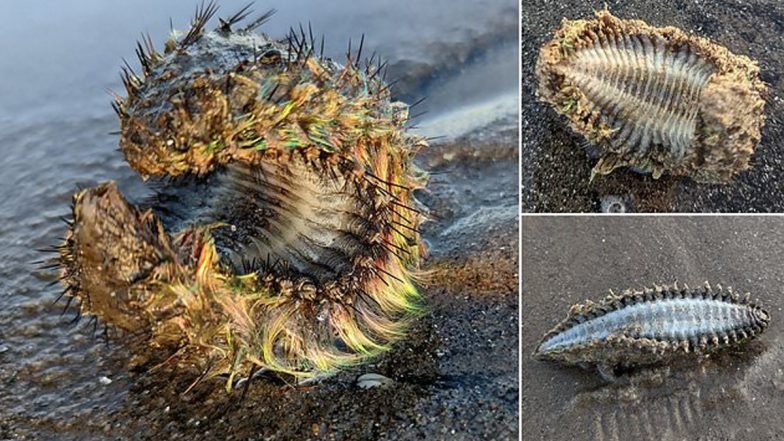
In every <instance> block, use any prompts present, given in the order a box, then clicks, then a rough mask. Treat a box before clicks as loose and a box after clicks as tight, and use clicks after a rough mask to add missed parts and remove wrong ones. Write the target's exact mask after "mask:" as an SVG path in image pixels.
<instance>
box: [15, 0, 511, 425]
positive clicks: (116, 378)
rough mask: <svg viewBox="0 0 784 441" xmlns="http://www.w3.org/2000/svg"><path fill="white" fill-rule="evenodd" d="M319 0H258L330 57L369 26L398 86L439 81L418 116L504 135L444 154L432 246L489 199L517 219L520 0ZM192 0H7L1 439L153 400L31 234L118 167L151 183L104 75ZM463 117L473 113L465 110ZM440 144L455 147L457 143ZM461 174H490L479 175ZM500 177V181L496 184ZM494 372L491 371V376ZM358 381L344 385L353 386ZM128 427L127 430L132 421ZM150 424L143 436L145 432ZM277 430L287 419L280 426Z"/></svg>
mask: <svg viewBox="0 0 784 441" xmlns="http://www.w3.org/2000/svg"><path fill="white" fill-rule="evenodd" d="M315 3H316V2H308V1H305V0H296V1H287V2H282V1H281V2H264V4H260V3H257V5H256V7H255V9H256V12H257V13H261V12H263V11H265V10H266V9H267V8H275V9H277V10H278V12H277V14H276V15H275V16H274V17H273V19H272V20H271V21H270V22H269V23H268V24H266V25H265V26H263V28H262V30H263V31H265V32H267V33H268V34H270V35H272V36H283V35H284V34H285V32H286V31H287V30H288V27H289V26H292V25H298V23H300V22H303V23H305V25H306V26H307V23H308V21H310V22H311V24H312V27H313V29H314V32H316V33H321V32H323V33H325V34H326V41H327V50H326V52H327V53H328V54H330V55H332V56H334V57H336V58H340V57H341V56H342V54H343V53H344V51H345V48H346V42H347V41H348V39H349V38H351V39H352V40H353V46H352V47H354V48H356V44H357V43H358V41H359V39H360V36H361V34H362V33H365V34H366V36H365V43H364V48H365V49H364V50H365V53H366V54H368V55H369V54H370V53H371V52H372V51H373V50H376V51H377V52H378V53H379V54H381V55H382V56H383V57H384V58H386V59H388V60H390V72H389V75H390V77H392V78H395V77H400V78H401V81H400V82H399V83H398V84H397V86H396V91H397V92H398V96H399V97H400V98H401V99H405V100H407V101H409V102H411V101H413V100H415V99H416V98H419V97H420V96H423V95H425V96H428V97H429V99H428V100H427V101H425V103H424V104H423V106H421V108H422V109H424V110H427V111H429V113H428V114H427V115H425V116H423V117H420V118H419V125H420V126H421V128H420V130H422V132H423V133H426V134H427V135H428V136H437V135H441V134H445V135H447V138H448V140H449V142H452V143H454V145H458V144H459V145H462V146H464V145H466V143H469V144H471V143H474V144H477V142H476V140H477V139H478V138H477V137H481V139H482V143H483V145H484V144H488V143H489V144H493V145H495V146H496V147H498V146H502V147H503V149H504V151H506V152H507V153H506V154H505V155H502V156H503V157H502V158H501V159H498V160H496V159H489V160H488V161H491V162H493V163H497V164H498V166H497V167H501V168H502V169H503V172H502V173H496V174H495V175H489V176H484V175H482V174H481V173H479V172H478V171H477V170H474V169H472V167H475V166H476V167H478V166H480V165H479V164H486V162H483V160H482V159H481V158H480V159H477V162H476V164H477V165H474V164H473V163H466V162H463V163H460V164H457V165H454V164H453V165H450V164H449V161H444V160H440V163H439V164H440V165H438V167H440V168H441V169H443V171H442V174H440V175H435V176H434V178H433V180H432V182H433V186H434V188H438V189H439V190H437V191H435V192H434V194H432V195H430V196H429V200H430V202H431V203H433V204H438V203H439V201H441V203H443V204H444V205H445V206H451V207H452V208H453V209H452V211H450V212H449V213H446V214H442V215H440V217H439V220H438V221H437V222H435V223H433V224H431V226H429V227H428V229H427V231H428V234H427V236H428V240H429V241H430V242H431V243H432V244H433V245H434V247H433V248H434V250H436V253H435V255H438V252H437V250H439V249H450V248H454V245H455V244H456V243H457V241H459V240H460V239H459V238H457V239H456V238H455V236H444V237H443V238H439V235H438V231H439V230H442V229H446V228H448V227H449V226H450V225H451V224H453V223H456V222H458V221H459V220H460V219H462V218H464V217H467V216H471V215H473V214H474V213H476V212H478V211H480V210H483V209H487V208H495V209H497V210H500V211H503V212H504V213H506V214H505V215H504V216H500V217H499V216H495V217H490V218H487V219H486V222H487V223H488V225H490V224H493V225H501V224H499V222H501V221H499V219H501V220H502V223H503V225H504V226H503V229H505V230H508V231H513V230H514V229H515V228H516V227H515V225H516V221H515V220H514V218H515V215H514V213H516V197H515V194H516V185H517V184H516V183H517V174H516V170H517V168H516V153H515V152H516V145H517V138H516V135H514V136H509V134H510V133H511V132H512V131H514V132H516V109H517V99H518V98H517V89H518V85H517V61H516V55H515V54H516V53H517V48H516V45H517V5H516V4H515V3H514V2H509V1H508V0H503V1H502V0H484V1H477V2H474V1H460V2H453V1H446V0H438V1H432V2H426V3H425V4H420V2H417V1H413V0H406V1H391V0H384V1H379V2H348V1H336V2H330V3H329V7H326V6H324V5H322V4H318V5H317V6H315ZM243 5H244V2H240V1H225V2H221V10H220V12H219V14H218V15H219V16H227V15H230V14H232V13H233V12H235V11H236V10H238V9H239V8H241V7H242V6H243ZM194 9H195V2H177V3H176V4H175V3H173V2H166V3H163V2H154V1H152V0H146V1H141V2H135V3H134V4H133V5H132V6H131V4H121V3H118V4H114V3H112V4H110V3H107V2H103V1H99V0H89V1H83V2H78V3H72V4H67V5H66V4H64V3H61V2H43V1H31V2H24V3H23V2H14V3H9V4H7V5H4V10H3V12H4V14H3V16H4V18H5V19H6V20H5V22H6V24H5V25H4V26H3V27H2V28H0V53H2V54H3V57H2V58H0V77H2V78H3V81H2V82H0V96H2V97H3V99H2V100H0V139H2V140H3V149H2V152H3V156H2V158H0V186H1V187H2V191H0V206H2V208H3V209H2V210H0V240H2V243H3V247H0V439H3V438H6V437H11V436H16V437H20V438H22V439H46V438H51V437H53V438H58V439H64V438H65V439H80V438H82V439H85V438H87V439H94V435H90V434H91V433H93V432H94V431H96V430H98V431H99V432H100V431H101V430H109V431H112V430H120V429H118V428H116V427H115V426H113V425H112V424H113V423H114V424H116V422H117V421H129V420H130V419H132V418H134V417H131V416H129V415H128V413H129V405H130V404H129V403H135V404H138V403H140V402H141V403H142V404H144V405H146V404H147V403H148V402H149V400H145V398H144V395H143V394H142V395H141V398H140V396H138V395H135V396H134V398H133V400H131V399H130V398H129V395H128V394H129V390H130V389H131V388H132V387H133V385H134V384H135V382H136V381H137V380H136V379H134V378H133V377H132V376H130V375H129V373H128V372H126V370H125V362H126V361H127V354H126V353H125V352H126V350H125V349H124V348H123V346H122V345H118V344H111V345H105V344H103V342H102V340H101V339H100V338H93V337H92V336H91V334H92V331H93V329H92V326H91V325H90V324H88V323H87V322H86V321H81V322H80V323H79V325H77V326H72V325H69V322H70V321H71V319H72V318H73V317H74V315H75V309H74V308H73V306H72V307H71V309H69V310H67V311H66V312H65V314H64V315H61V311H62V309H63V306H64V304H65V302H64V301H61V302H60V303H58V304H57V305H52V302H53V301H54V300H55V298H56V297H57V293H58V287H56V286H48V283H49V282H50V281H51V280H52V276H51V275H50V274H48V273H46V272H45V271H39V270H36V269H35V265H33V264H32V263H31V262H33V261H36V260H39V259H41V258H42V254H41V253H40V252H39V251H37V249H40V248H45V247H48V246H51V245H53V244H56V243H57V242H58V241H59V239H58V238H59V237H60V236H61V235H62V233H63V231H64V224H63V223H62V222H60V221H59V219H58V218H59V217H60V216H66V215H68V214H69V202H70V197H71V194H72V193H73V192H74V191H75V189H76V187H77V186H91V185H95V184H97V183H98V182H101V181H105V180H111V179H114V180H117V181H118V183H119V185H120V188H121V189H122V190H123V191H124V192H126V193H127V194H129V195H130V196H131V197H132V198H133V197H139V196H141V195H143V194H145V193H146V191H147V190H146V188H145V186H144V184H143V183H142V182H141V181H140V180H139V179H138V178H137V177H136V176H135V174H134V173H133V172H132V171H131V170H130V168H129V167H128V166H127V164H126V163H125V162H124V160H123V158H122V155H121V153H120V152H118V151H117V150H116V148H117V142H118V137H117V136H116V135H112V134H110V132H113V131H115V130H117V128H118V124H117V120H116V117H115V115H114V113H113V112H112V110H111V108H110V106H109V103H110V97H109V95H108V94H107V93H106V89H107V88H108V89H112V90H118V91H119V90H122V87H121V83H120V80H119V75H118V70H119V66H120V65H121V58H122V57H125V58H128V59H129V60H131V59H132V58H133V57H132V55H133V47H134V44H135V40H136V39H137V38H138V37H139V35H140V32H149V33H150V34H151V35H152V38H153V41H155V42H156V43H157V46H158V47H161V45H162V42H163V40H164V38H165V36H166V35H167V33H168V30H169V16H171V17H174V20H173V21H174V25H175V28H178V29H183V28H185V27H186V25H187V23H188V20H189V19H190V17H191V16H192V14H193V11H194ZM132 64H135V62H132ZM488 103H491V104H489V105H488ZM457 117H459V118H463V119H462V121H464V122H465V123H462V124H455V120H456V118H457ZM477 121H480V122H479V123H477ZM466 134H468V136H463V135H466ZM442 142H443V141H442ZM477 145H478V144H477ZM441 148H442V149H444V152H446V153H445V154H444V155H445V156H449V154H448V152H449V151H450V149H451V147H450V146H442V147H441ZM479 151H481V150H479ZM437 162H438V161H437ZM466 176H469V177H471V178H472V179H474V184H476V179H479V180H480V183H479V184H478V185H477V186H476V187H475V188H474V189H473V190H472V189H469V188H468V187H469V186H470V185H469V184H468V183H466V182H465V177H466ZM501 181H503V182H501ZM481 189H488V190H489V189H493V190H494V194H493V196H491V197H484V196H481V195H480V196H475V194H476V193H477V192H478V191H481ZM497 189H505V190H504V191H502V192H501V193H500V196H499V193H497V192H495V190H497ZM443 201H449V203H446V202H443ZM450 244H452V245H453V246H450ZM442 254H443V255H445V254H446V252H444V253H442ZM513 276H514V274H511V275H510V277H513ZM508 295H509V296H512V295H515V294H514V293H508ZM515 296H516V295H515ZM439 302H440V303H444V304H446V306H443V307H441V309H445V310H447V311H448V310H449V309H450V308H452V307H457V306H455V305H453V304H452V303H450V302H451V300H449V298H447V299H446V300H442V301H436V302H434V303H437V304H438V303H439ZM477 305H479V306H477ZM481 305H485V303H481V302H480V303H478V304H475V305H471V304H469V305H468V306H459V308H462V310H463V311H464V313H463V315H464V316H465V317H470V318H471V320H474V316H476V317H479V319H480V320H481V319H482V317H484V316H483V315H477V314H478V313H477V312H476V311H475V310H474V309H472V308H479V307H484V306H481ZM505 308H507V309H509V308H511V309H510V310H509V311H507V312H505V313H508V314H509V315H510V318H511V316H512V313H513V312H514V311H513V310H514V302H511V303H510V302H506V306H505ZM504 311H506V310H504ZM444 314H446V315H448V313H444ZM514 316H516V313H514ZM505 322H506V323H508V320H505ZM492 329H493V327H489V328H488V330H492ZM98 332H99V333H100V332H101V329H98ZM505 332H506V335H507V336H508V338H509V341H508V342H506V343H505V344H504V345H503V346H502V347H503V348H507V347H508V348H512V347H514V346H515V345H516V343H515V340H514V338H513V335H514V334H513V333H511V332H510V331H508V330H507V331H505ZM428 335H429V334H428ZM458 343H459V342H455V344H458ZM499 347H501V346H499ZM433 350H435V349H433ZM445 359H448V357H447V358H445ZM470 362H471V360H470V359H469V360H468V362H465V363H468V364H470ZM476 363H477V365H478V364H479V362H478V361H477V362H476ZM515 365H516V363H515ZM412 369H414V368H412ZM504 375H505V377H504V380H503V381H505V383H504V384H510V385H512V386H510V387H513V390H516V389H515V388H514V384H513V381H511V380H510V379H513V378H514V376H515V375H516V374H515V370H514V369H510V370H508V372H504ZM455 378H460V377H459V376H458V375H455ZM344 380H345V379H344ZM347 381H348V383H347V384H350V380H347ZM453 381H456V383H455V384H453V386H452V388H453V389H454V390H458V392H454V391H451V392H449V394H450V397H451V398H450V399H451V401H452V402H458V401H459V398H460V397H462V396H464V395H462V394H463V392H460V391H466V392H465V393H466V394H467V393H469V392H468V391H470V390H473V391H474V392H471V393H476V391H477V390H482V387H485V386H477V385H476V384H475V383H476V381H477V380H470V381H469V380H465V381H467V383H466V386H463V385H462V383H461V381H462V380H459V379H458V380H453ZM486 381H487V383H486V387H490V386H492V385H494V384H495V381H496V380H495V379H492V378H491V379H488V380H486ZM338 384H343V383H340V382H338ZM468 384H470V387H469V386H468ZM482 384H485V383H482ZM341 387H342V386H341ZM346 387H348V386H346ZM492 387H496V386H492ZM503 390H504V391H505V390H506V389H503ZM350 391H351V390H350V388H349V392H350ZM349 392H345V393H344V395H347V396H350V393H349ZM503 393H506V392H503ZM325 394H326V398H324V399H330V398H329V397H330V395H329V392H325ZM425 395H427V396H431V395H433V394H432V393H428V394H425ZM436 395H437V394H436ZM465 396H466V397H467V396H469V395H465ZM344 399H347V398H345V397H344ZM403 401H405V400H403ZM472 401H476V400H473V399H472ZM514 401H515V402H514V403H513V399H512V398H509V399H508V400H505V401H504V404H503V406H505V410H504V415H506V416H505V417H503V418H502V419H500V420H498V421H495V420H494V421H493V422H492V423H487V424H488V427H486V429H487V433H514V430H515V427H514V425H515V424H516V417H514V415H515V409H514V408H515V407H516V398H514ZM338 402H339V400H338ZM425 403H427V400H425ZM135 404H134V405H135ZM401 405H402V404H401ZM445 405H446V404H445ZM418 406H419V407H422V406H424V408H426V409H427V408H428V407H427V406H426V405H423V404H419V405H418ZM447 406H448V405H447ZM393 407H394V406H393ZM430 407H431V408H435V407H436V405H435V404H433V405H432V406H430ZM278 410H279V411H285V408H284V409H280V408H278ZM421 411H422V412H425V411H424V410H421ZM161 412H162V411H161ZM292 412H293V414H296V411H292ZM292 412H289V413H292ZM455 412H464V410H456V411H455ZM472 413H474V414H477V412H472ZM112 415H114V416H112ZM314 415H315V414H314ZM344 417H345V418H346V419H349V420H350V418H351V417H350V416H344ZM135 418H142V417H141V416H139V415H136V417H135ZM161 418H163V417H161ZM113 420H114V421H113ZM357 424H360V423H357ZM362 424H364V423H362ZM167 427H168V426H167ZM192 429H194V430H195V431H196V432H198V430H196V429H197V428H192ZM125 430H126V431H125V432H122V433H126V435H127V434H128V433H130V432H128V430H129V429H128V428H125ZM169 430H173V429H171V428H170V429H169ZM400 430H402V429H400ZM499 431H500V432H499ZM100 433H104V434H108V433H109V432H100ZM116 433H121V432H116ZM140 433H141V434H139V435H138V436H139V437H141V438H142V439H143V438H145V437H146V436H150V435H149V432H148V433H147V434H146V435H145V434H144V432H140ZM277 433H284V434H285V433H286V430H285V428H283V429H281V428H278V432H277ZM357 433H361V432H357ZM53 434H56V435H53ZM118 436H119V435H118ZM204 437H205V438H209V436H207V435H204Z"/></svg>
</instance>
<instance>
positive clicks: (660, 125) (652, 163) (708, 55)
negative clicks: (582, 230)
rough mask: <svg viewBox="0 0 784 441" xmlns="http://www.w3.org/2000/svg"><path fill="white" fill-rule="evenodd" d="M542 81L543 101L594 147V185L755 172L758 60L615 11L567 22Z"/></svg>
mask: <svg viewBox="0 0 784 441" xmlns="http://www.w3.org/2000/svg"><path fill="white" fill-rule="evenodd" d="M536 74H537V78H538V82H539V87H538V91H537V93H538V95H539V97H540V98H541V99H542V100H543V101H545V102H548V103H550V104H551V105H552V106H553V108H554V109H555V110H556V111H557V112H558V113H560V114H562V115H565V116H566V117H567V118H568V121H569V125H570V126H571V128H572V129H573V130H574V131H575V132H577V133H579V134H581V135H583V136H584V137H585V138H586V139H587V140H588V141H589V142H590V143H592V144H594V145H595V147H596V150H597V151H598V156H599V160H598V162H597V163H596V165H595V167H594V168H593V171H592V175H591V176H592V178H593V176H595V175H596V174H600V175H604V174H608V173H610V172H612V171H613V170H615V169H617V168H619V167H624V166H628V167H630V168H632V169H634V170H636V171H639V172H642V173H651V174H652V175H653V177H654V178H658V177H659V176H661V175H662V174H663V173H665V172H666V173H670V174H672V175H677V176H690V177H691V178H692V179H694V180H695V181H698V182H711V183H725V182H728V181H730V180H731V178H732V177H733V176H735V175H736V174H738V173H739V172H741V171H743V170H746V169H747V168H749V159H750V158H751V156H752V154H753V153H754V149H755V147H756V145H757V144H758V143H759V141H760V137H761V130H762V127H763V125H764V122H765V115H764V107H765V97H766V94H767V88H766V86H765V84H764V83H763V82H762V81H761V80H760V78H759V67H758V66H757V63H756V62H755V61H753V60H751V59H750V58H748V57H746V56H743V55H736V54H733V53H731V52H730V51H729V50H728V49H727V48H725V47H722V46H720V45H718V44H716V43H713V42H711V41H709V40H707V39H705V38H701V37H697V36H694V35H690V34H687V33H685V32H683V31H681V30H679V29H677V28H674V27H665V28H657V27H652V26H649V25H648V24H646V23H645V22H643V21H640V20H621V19H619V18H617V17H615V16H613V15H612V14H611V13H610V12H609V11H607V10H603V11H599V12H597V13H596V19H594V20H566V19H565V20H564V21H563V23H562V25H561V28H560V29H558V31H556V33H555V37H554V38H553V39H552V40H551V41H549V42H548V43H546V44H545V45H544V46H542V48H541V50H540V52H539V59H538V61H537V67H536Z"/></svg>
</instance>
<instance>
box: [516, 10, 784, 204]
mask: <svg viewBox="0 0 784 441" xmlns="http://www.w3.org/2000/svg"><path fill="white" fill-rule="evenodd" d="M606 3H607V4H608V6H609V9H610V11H611V12H612V13H613V14H615V15H616V16H618V17H620V18H625V19H632V18H633V19H641V20H644V21H646V22H648V23H649V24H651V25H654V26H676V27H679V28H681V29H683V30H685V31H687V32H694V33H695V34H698V35H701V36H704V37H708V38H710V39H712V40H713V41H715V42H717V43H719V44H722V45H724V46H726V47H728V48H729V49H730V50H731V51H733V52H734V53H736V54H743V55H747V56H750V57H751V58H754V59H756V60H758V62H759V65H760V68H761V77H762V80H763V81H765V82H766V83H768V85H769V87H770V95H769V97H768V99H767V105H766V108H765V113H766V114H767V118H768V119H767V123H766V125H765V128H764V130H763V132H762V142H761V143H760V145H759V146H758V147H757V150H756V153H755V155H754V156H753V158H752V169H751V170H749V171H746V172H744V173H742V174H741V175H740V176H738V177H737V178H736V179H735V181H734V182H733V183H731V184H729V185H704V184H697V183H695V182H693V181H691V180H689V179H675V178H670V177H666V176H664V177H662V178H661V179H659V180H653V179H651V178H650V177H648V176H642V175H638V174H634V173H632V172H630V171H627V170H620V169H619V170H616V171H615V172H613V173H612V174H610V175H608V176H603V177H596V178H595V179H594V181H593V183H589V178H590V170H591V168H592V167H593V165H594V163H595V160H590V159H589V158H588V155H587V154H586V152H585V150H584V149H583V147H581V146H582V145H583V144H584V140H583V138H582V137H580V136H578V135H576V134H574V133H572V132H571V130H570V129H569V128H568V127H567V125H566V123H565V120H564V118H563V117H560V116H559V115H557V114H556V112H555V111H554V110H553V109H551V108H550V106H549V105H547V104H544V103H541V102H538V101H537V99H536V98H535V97H534V91H535V89H536V82H535V78H534V74H533V69H534V65H535V62H536V58H537V57H538V51H539V47H540V46H541V45H542V44H543V43H545V42H546V41H548V40H549V39H551V38H552V34H553V32H554V31H555V30H556V29H557V28H558V27H559V26H560V22H561V19H562V18H569V19H579V18H585V19H589V18H592V17H593V13H594V11H595V10H599V9H602V8H603V7H604V5H605V2H604V1H593V0H592V1H584V0H564V1H561V0H558V1H548V0H526V1H523V10H522V59H523V63H522V65H523V71H522V81H523V97H522V128H523V131H522V153H521V155H522V158H523V160H522V210H523V211H526V212H595V211H599V210H600V209H601V204H600V201H601V199H602V197H604V196H606V195H616V196H621V197H623V198H624V199H625V200H626V201H627V202H626V203H627V205H628V206H629V208H630V209H631V210H633V211H640V212H651V211H674V212H781V211H784V142H782V139H784V136H782V134H783V133H784V126H783V125H782V118H781V115H782V111H784V102H783V101H782V98H783V97H784V78H782V72H784V56H782V50H783V49H782V48H783V47H784V3H783V2H780V1H778V0H699V1H690V0H631V1H618V0H611V1H607V2H606Z"/></svg>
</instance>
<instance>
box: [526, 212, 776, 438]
mask: <svg viewBox="0 0 784 441" xmlns="http://www.w3.org/2000/svg"><path fill="white" fill-rule="evenodd" d="M782 227H784V219H781V218H777V217H699V218H690V217H633V218H629V217H627V218H623V219H621V218H614V217H587V218H579V217H565V218H555V217H548V216H544V217H526V218H523V221H522V229H523V244H522V247H523V255H522V259H523V262H522V264H523V273H522V279H523V282H522V286H523V291H522V297H523V302H522V306H521V308H522V315H523V317H524V318H523V332H522V336H521V338H522V353H521V357H522V369H523V382H522V388H523V395H522V401H523V407H522V411H523V415H525V416H526V417H525V419H524V421H523V428H522V432H523V439H526V440H531V441H534V440H552V441H562V440H575V439H579V440H624V439H634V440H663V441H669V440H683V439H690V440H702V441H720V440H736V441H745V440H762V439H764V440H773V439H779V438H781V437H782V436H784V426H782V425H781V420H782V417H784V411H782V409H784V394H783V393H782V392H784V325H782V317H784V294H782V291H781V286H782V282H784V276H782V275H781V271H779V267H778V264H777V262H780V261H781V255H780V254H781V251H780V250H781V249H782V246H784V234H782V233H781V231H782ZM675 281H677V282H678V283H679V284H682V283H686V284H688V285H689V286H699V285H701V284H703V283H704V282H705V281H709V282H710V283H711V284H712V285H713V286H714V287H715V286H716V284H721V285H722V286H724V287H727V286H730V287H732V288H734V290H735V292H740V293H745V292H747V291H748V292H750V293H751V297H752V298H755V299H758V301H759V302H760V303H761V304H762V306H763V307H764V308H765V309H766V310H767V311H768V312H769V313H770V314H771V316H772V322H771V325H770V327H769V328H768V329H767V330H766V331H765V332H764V333H763V334H762V335H761V336H760V337H759V338H758V339H756V340H753V341H752V342H751V343H750V344H748V345H745V346H742V347H741V348H739V349H736V350H730V351H726V352H722V353H719V354H716V355H714V356H711V357H709V358H708V359H707V360H705V361H704V362H703V363H702V364H696V363H689V362H688V361H686V362H683V363H678V364H676V365H673V366H669V367H657V368H651V369H643V370H640V371H637V372H635V373H633V374H632V375H631V376H629V377H626V378H625V379H624V381H623V382H620V383H618V384H608V383H605V382H604V381H603V380H602V379H601V378H600V377H599V376H598V375H597V373H596V371H595V370H593V371H589V370H583V369H580V368H577V367H563V366H560V365H556V364H551V363H546V362H540V361H537V360H534V359H533V358H532V357H531V353H532V352H533V351H534V348H535V347H536V345H537V344H538V343H539V340H540V338H541V337H542V335H543V334H544V333H545V332H547V331H549V330H550V329H552V328H553V327H554V326H555V325H556V324H557V323H558V322H560V321H561V320H563V318H564V317H566V314H567V312H568V310H569V307H570V306H571V305H573V304H575V303H582V302H584V301H585V300H586V299H591V300H599V299H601V298H603V297H605V296H606V295H607V293H608V290H610V289H612V290H613V291H615V292H619V291H622V290H624V289H628V288H636V289H640V288H643V287H651V286H652V285H653V284H660V285H661V284H672V283H673V282H675Z"/></svg>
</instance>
